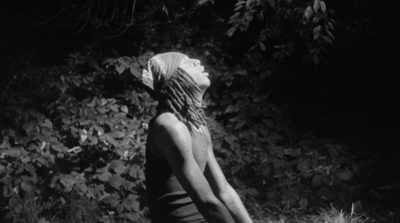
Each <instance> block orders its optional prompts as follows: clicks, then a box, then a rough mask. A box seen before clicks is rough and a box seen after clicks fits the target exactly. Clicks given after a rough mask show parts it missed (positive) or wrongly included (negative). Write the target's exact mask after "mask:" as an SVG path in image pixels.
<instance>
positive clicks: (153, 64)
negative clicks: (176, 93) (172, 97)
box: [141, 52, 186, 99]
mask: <svg viewBox="0 0 400 223" xmlns="http://www.w3.org/2000/svg"><path fill="white" fill-rule="evenodd" d="M184 57H186V55H185V54H182V53H178V52H169V53H161V54H157V55H155V56H154V57H152V58H151V59H150V60H149V61H148V62H147V67H146V68H145V69H143V72H142V78H141V80H142V83H143V84H144V85H146V86H147V87H149V88H150V90H151V91H152V93H153V96H154V97H156V99H157V98H158V96H159V93H160V91H161V89H162V87H163V86H164V84H165V83H166V82H167V81H168V80H169V79H170V78H171V76H172V74H173V73H174V72H175V71H176V69H178V67H179V64H180V62H181V60H182V59H183V58H184Z"/></svg>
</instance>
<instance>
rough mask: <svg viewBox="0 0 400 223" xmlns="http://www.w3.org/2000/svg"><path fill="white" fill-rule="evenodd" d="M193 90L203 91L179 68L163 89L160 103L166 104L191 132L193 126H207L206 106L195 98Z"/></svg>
mask: <svg viewBox="0 0 400 223" xmlns="http://www.w3.org/2000/svg"><path fill="white" fill-rule="evenodd" d="M193 89H194V90H197V91H199V92H200V91H201V90H200V88H199V87H198V85H197V84H196V83H195V82H194V80H193V78H192V77H190V76H189V75H188V74H187V73H186V72H185V71H183V70H182V69H180V68H178V69H176V71H175V72H174V73H173V74H172V76H171V78H170V79H169V80H168V81H167V83H165V85H164V86H163V87H162V89H161V91H160V97H159V102H160V103H162V104H165V105H166V106H167V107H168V108H169V109H170V110H171V111H172V113H174V115H175V116H176V117H177V118H178V120H179V121H181V122H183V123H184V124H185V125H186V126H187V127H188V128H189V130H190V131H191V132H192V130H193V129H192V127H193V126H194V127H196V128H199V127H200V126H201V125H204V126H205V125H206V120H205V114H204V110H203V108H204V106H203V105H202V104H201V102H200V101H199V100H197V98H196V97H195V96H194V94H193Z"/></svg>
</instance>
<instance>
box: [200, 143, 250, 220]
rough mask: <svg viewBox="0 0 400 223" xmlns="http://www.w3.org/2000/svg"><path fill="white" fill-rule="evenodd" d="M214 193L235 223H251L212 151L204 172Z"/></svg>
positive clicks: (209, 153)
mask: <svg viewBox="0 0 400 223" xmlns="http://www.w3.org/2000/svg"><path fill="white" fill-rule="evenodd" d="M204 174H205V176H206V178H207V180H208V182H209V183H210V185H211V187H212V189H213V191H214V193H215V194H216V195H217V196H218V198H219V199H220V200H221V201H222V202H223V203H224V204H225V206H226V207H227V208H228V210H229V211H230V213H231V214H232V216H233V218H234V219H235V222H236V223H252V222H253V220H252V219H251V218H250V215H249V213H248V212H247V210H246V208H245V207H244V205H243V202H242V200H241V199H240V197H239V195H238V194H237V192H236V191H235V190H234V189H233V188H232V186H231V185H230V184H229V183H228V181H227V180H226V178H225V175H224V174H223V172H222V170H221V167H220V166H219V164H218V162H217V160H216V158H215V155H214V152H213V150H212V149H210V150H209V152H208V161H207V166H206V169H205V172H204Z"/></svg>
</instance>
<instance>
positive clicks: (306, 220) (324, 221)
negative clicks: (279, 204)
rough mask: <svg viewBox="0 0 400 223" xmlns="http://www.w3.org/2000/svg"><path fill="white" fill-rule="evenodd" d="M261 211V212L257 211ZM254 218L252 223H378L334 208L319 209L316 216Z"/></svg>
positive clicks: (298, 215)
mask: <svg viewBox="0 0 400 223" xmlns="http://www.w3.org/2000/svg"><path fill="white" fill-rule="evenodd" d="M258 211H261V212H262V210H258ZM257 215H258V216H256V217H254V223H380V222H377V221H375V220H374V219H371V218H369V217H367V216H366V215H364V214H360V213H355V212H354V209H353V210H351V211H350V213H346V212H345V211H343V210H338V209H336V208H334V207H331V208H330V209H321V210H320V211H319V212H318V213H317V214H311V215H304V214H290V213H288V214H280V215H279V216H276V215H275V216H271V215H270V216H268V214H267V213H258V214H257Z"/></svg>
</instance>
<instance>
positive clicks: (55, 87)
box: [0, 64, 154, 222]
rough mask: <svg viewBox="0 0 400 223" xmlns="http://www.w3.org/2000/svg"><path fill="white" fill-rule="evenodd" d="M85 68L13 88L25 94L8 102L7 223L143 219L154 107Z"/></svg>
mask: <svg viewBox="0 0 400 223" xmlns="http://www.w3.org/2000/svg"><path fill="white" fill-rule="evenodd" d="M83 65H85V64H83ZM83 65H79V66H83ZM79 66H66V67H57V68H49V69H43V70H37V71H34V72H27V73H24V74H23V75H24V76H25V80H23V81H21V82H19V83H15V85H14V86H15V87H17V86H21V88H20V89H18V91H10V92H8V93H9V94H10V95H9V98H8V99H5V98H4V99H3V100H4V102H3V103H4V104H7V106H5V107H2V108H1V114H2V119H3V120H2V123H5V126H2V131H1V137H0V141H1V147H0V148H1V160H0V171H1V175H0V176H1V181H2V191H3V193H2V197H1V201H2V204H1V210H2V211H1V215H2V218H6V219H9V220H12V221H14V222H25V221H29V220H28V219H36V220H38V219H39V218H41V217H44V218H46V219H50V218H55V219H66V220H70V221H73V222H90V221H93V222H96V219H97V220H98V221H100V222H110V221H111V222H113V221H118V222H125V221H139V220H140V219H141V218H143V216H144V212H143V211H145V210H144V209H143V207H145V203H143V201H144V199H143V195H144V191H145V185H144V172H143V169H144V163H145V159H144V143H145V135H146V129H147V127H146V125H147V122H148V119H149V117H150V114H151V110H152V108H153V106H154V104H153V103H152V102H151V101H149V96H148V95H147V94H144V93H142V92H137V91H126V90H123V86H120V85H119V84H121V83H123V82H122V81H121V80H120V79H118V78H116V77H117V76H115V75H114V76H110V75H107V72H105V71H103V70H90V71H89V72H84V73H82V71H81V70H80V69H81V68H82V67H79ZM41 78H43V79H46V81H44V82H38V81H40V79H41ZM113 81H114V82H115V83H113ZM105 83H107V84H105ZM113 84H114V85H115V86H112V85H113ZM28 86H29V87H30V89H29V88H27V87H28ZM118 87H119V88H118ZM121 87H122V88H121ZM114 88H117V89H114ZM33 89H36V91H32V90H33ZM111 91H113V93H114V94H113V96H114V97H107V94H110V92H111ZM116 91H117V92H116ZM17 92H18V93H17ZM32 92H35V94H31V93H32ZM14 93H16V95H12V96H11V94H14ZM43 102H44V103H43ZM53 213H55V214H54V215H53Z"/></svg>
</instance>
